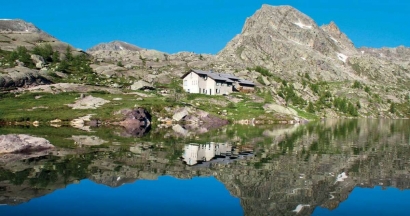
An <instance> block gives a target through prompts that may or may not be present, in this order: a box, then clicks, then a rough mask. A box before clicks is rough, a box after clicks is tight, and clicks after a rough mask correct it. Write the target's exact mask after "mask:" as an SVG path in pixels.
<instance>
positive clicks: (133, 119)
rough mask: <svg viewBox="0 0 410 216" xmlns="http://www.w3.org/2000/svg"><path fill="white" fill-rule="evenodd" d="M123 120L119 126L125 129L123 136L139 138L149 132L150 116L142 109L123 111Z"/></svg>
mask: <svg viewBox="0 0 410 216" xmlns="http://www.w3.org/2000/svg"><path fill="white" fill-rule="evenodd" d="M122 113H123V114H124V115H125V119H124V120H123V121H121V122H119V125H121V126H123V127H124V128H125V133H126V134H125V135H131V136H137V137H141V136H143V135H144V134H146V133H148V132H149V131H150V130H151V115H150V114H149V113H148V111H147V110H145V109H144V108H141V107H139V108H137V109H133V110H123V111H122Z"/></svg>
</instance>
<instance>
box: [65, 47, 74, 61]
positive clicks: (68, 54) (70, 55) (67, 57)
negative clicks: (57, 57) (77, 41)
mask: <svg viewBox="0 0 410 216" xmlns="http://www.w3.org/2000/svg"><path fill="white" fill-rule="evenodd" d="M73 59H74V56H73V53H72V49H71V47H70V46H67V48H66V49H65V60H67V61H69V62H70V61H72V60H73Z"/></svg>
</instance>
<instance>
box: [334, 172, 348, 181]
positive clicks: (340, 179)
mask: <svg viewBox="0 0 410 216" xmlns="http://www.w3.org/2000/svg"><path fill="white" fill-rule="evenodd" d="M345 179H347V175H346V173H345V172H342V173H340V174H339V175H337V178H336V181H338V182H341V181H344V180H345Z"/></svg>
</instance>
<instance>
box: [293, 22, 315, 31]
mask: <svg viewBox="0 0 410 216" xmlns="http://www.w3.org/2000/svg"><path fill="white" fill-rule="evenodd" d="M293 24H295V25H297V26H299V27H300V28H303V29H311V28H312V26H311V25H305V24H303V23H302V22H300V21H297V22H295V23H293Z"/></svg>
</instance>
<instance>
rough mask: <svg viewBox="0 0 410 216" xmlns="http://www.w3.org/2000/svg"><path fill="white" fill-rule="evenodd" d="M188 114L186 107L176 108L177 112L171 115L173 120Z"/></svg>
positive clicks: (178, 119)
mask: <svg viewBox="0 0 410 216" xmlns="http://www.w3.org/2000/svg"><path fill="white" fill-rule="evenodd" d="M188 114H189V109H188V108H187V107H184V108H181V109H179V110H177V112H176V113H175V114H174V115H173V116H172V119H173V120H175V121H181V120H182V119H183V118H184V117H185V116H187V115H188Z"/></svg>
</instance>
